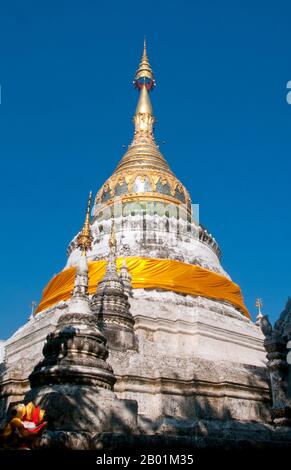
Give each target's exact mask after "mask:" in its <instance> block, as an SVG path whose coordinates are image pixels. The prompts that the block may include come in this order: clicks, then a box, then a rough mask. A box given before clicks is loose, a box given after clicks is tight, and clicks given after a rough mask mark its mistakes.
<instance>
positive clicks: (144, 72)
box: [134, 39, 155, 89]
mask: <svg viewBox="0 0 291 470" xmlns="http://www.w3.org/2000/svg"><path fill="white" fill-rule="evenodd" d="M141 79H144V80H145V79H149V80H150V88H152V87H153V86H154V83H155V77H154V74H153V71H152V69H151V66H150V63H149V59H148V55H147V44H146V39H144V44H143V54H142V58H141V62H140V64H139V67H138V69H137V71H136V74H135V77H134V81H135V84H136V86H137V87H138V88H139V86H138V82H139V80H141ZM150 88H149V89H150Z"/></svg>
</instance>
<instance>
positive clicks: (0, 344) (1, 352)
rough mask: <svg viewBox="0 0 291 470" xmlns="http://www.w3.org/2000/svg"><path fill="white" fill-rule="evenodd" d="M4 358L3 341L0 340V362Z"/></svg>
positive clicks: (0, 362)
mask: <svg viewBox="0 0 291 470" xmlns="http://www.w3.org/2000/svg"><path fill="white" fill-rule="evenodd" d="M4 359H5V341H4V340H0V364H2V362H4Z"/></svg>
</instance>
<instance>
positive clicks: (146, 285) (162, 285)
mask: <svg viewBox="0 0 291 470" xmlns="http://www.w3.org/2000/svg"><path fill="white" fill-rule="evenodd" d="M124 259H125V260H126V264H127V267H128V269H129V272H130V274H131V276H132V287H133V288H135V289H163V290H168V291H174V292H178V293H183V294H189V295H193V296H202V297H207V298H209V299H216V300H222V301H226V302H229V303H230V304H232V305H234V306H235V307H237V308H238V309H239V310H241V311H242V312H243V313H244V314H245V315H246V316H247V317H248V318H250V315H249V313H248V311H247V309H246V307H245V305H244V301H243V297H242V294H241V290H240V288H239V286H238V285H237V284H235V283H234V282H232V281H230V280H229V279H227V278H226V277H224V276H222V275H221V274H217V273H214V272H212V271H209V270H207V269H203V268H201V267H200V266H196V265H192V264H186V263H182V262H180V261H174V260H169V259H153V258H140V257H130V258H118V259H117V261H116V264H117V268H118V269H120V267H121V265H122V261H123V260H124ZM106 264H107V262H106V261H93V262H89V263H88V265H89V293H90V294H93V293H94V292H95V291H96V287H97V284H98V282H99V281H100V279H102V277H103V276H104V273H105V267H106ZM75 273H76V268H75V267H72V268H68V269H65V270H64V271H61V272H60V273H59V274H57V275H56V276H55V277H54V278H53V279H52V280H51V281H50V282H49V284H48V285H47V286H46V287H45V289H44V291H43V295H42V299H41V301H40V304H39V306H38V308H37V309H36V312H35V313H38V312H41V311H42V310H44V309H46V308H48V307H51V306H52V305H54V304H56V303H57V302H60V301H61V300H67V299H69V298H70V297H71V294H72V291H73V288H74V279H75Z"/></svg>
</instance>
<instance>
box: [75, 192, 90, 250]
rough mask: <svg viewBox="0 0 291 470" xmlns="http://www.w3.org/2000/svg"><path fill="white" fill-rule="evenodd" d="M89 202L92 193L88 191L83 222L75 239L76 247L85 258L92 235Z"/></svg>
mask: <svg viewBox="0 0 291 470" xmlns="http://www.w3.org/2000/svg"><path fill="white" fill-rule="evenodd" d="M91 201H92V191H90V193H89V198H88V203H87V211H86V217H85V222H84V225H83V228H82V230H81V232H80V233H79V235H78V238H77V246H78V248H80V250H81V251H82V255H83V256H86V253H87V251H88V250H90V248H91V245H92V234H91V228H90V210H91Z"/></svg>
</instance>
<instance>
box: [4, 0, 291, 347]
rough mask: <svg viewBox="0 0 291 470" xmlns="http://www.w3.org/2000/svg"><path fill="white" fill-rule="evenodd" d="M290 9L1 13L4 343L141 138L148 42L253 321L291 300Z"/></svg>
mask: <svg viewBox="0 0 291 470" xmlns="http://www.w3.org/2000/svg"><path fill="white" fill-rule="evenodd" d="M290 18H291V4H290V1H287V0H286V1H280V0H279V1H277V2H274V1H270V0H267V1H266V0H265V1H259V0H252V1H251V0H244V1H237V0H229V1H227V0H221V1H219V2H218V1H216V0H212V1H205V0H198V1H196V0H187V1H186V0H167V1H152V0H148V1H147V2H137V1H132V2H130V1H127V0H124V1H122V2H119V1H118V2H117V1H110V2H109V1H106V2H105V1H93V0H92V1H88V0H82V1H81V0H79V1H74V0H70V1H60V0H58V1H56V0H50V1H42V2H39V1H31V0H27V1H25V2H23V1H14V0H11V1H10V2H4V1H0V83H1V89H2V102H1V105H0V136H1V138H0V155H1V185H0V191H1V196H0V200H1V206H2V207H1V222H2V223H1V231H0V236H1V251H2V256H1V261H2V263H1V272H0V286H1V297H0V308H1V328H0V338H1V337H2V338H5V337H8V336H9V335H10V334H11V333H13V332H14V331H15V329H16V328H17V327H18V326H20V325H21V324H23V323H24V322H25V321H26V319H27V317H28V314H29V310H30V307H29V305H30V302H31V301H32V300H33V299H36V300H39V299H40V296H41V291H42V289H43V288H44V286H45V285H46V283H47V282H48V281H49V279H50V278H51V277H52V275H53V274H54V273H56V272H58V271H60V270H61V269H62V268H63V266H64V264H65V262H66V248H67V245H68V243H69V241H70V239H71V238H72V237H73V236H74V235H75V233H76V232H77V230H79V228H80V226H81V224H82V222H83V217H84V206H85V205H86V199H87V195H88V191H89V190H90V189H92V190H93V191H94V193H96V191H97V190H98V189H99V187H100V186H101V185H102V183H103V182H104V180H105V179H106V178H107V177H108V176H109V175H110V174H111V172H112V171H113V169H114V167H115V166H116V164H117V162H118V160H119V159H120V157H121V156H122V153H123V151H124V149H123V148H122V144H126V145H127V144H128V143H129V142H130V140H131V137H132V132H133V129H132V122H131V118H132V115H133V112H134V108H135V105H136V100H137V92H136V91H135V90H134V89H133V88H132V79H133V75H134V72H135V69H136V67H137V65H138V62H139V60H140V55H141V50H142V42H143V36H144V35H146V37H147V39H148V52H149V57H150V60H151V64H152V67H153V69H154V71H155V74H156V79H157V87H156V89H155V91H154V93H153V96H152V100H153V106H154V111H155V114H156V116H157V118H158V126H157V128H156V136H157V140H158V142H161V141H163V140H165V141H166V142H167V143H166V145H165V146H163V148H162V150H163V152H164V154H165V156H166V158H167V160H168V161H169V163H170V165H171V167H172V169H173V170H174V171H175V173H176V175H177V176H178V177H179V178H180V179H181V180H182V182H183V183H184V184H185V185H186V186H187V188H188V190H189V191H190V193H191V195H192V200H193V202H194V203H199V204H200V220H201V222H202V223H203V224H204V225H206V226H207V228H208V229H209V231H210V232H211V233H213V234H214V236H215V237H216V239H217V240H218V241H219V243H220V246H221V248H222V251H223V258H222V263H223V266H224V267H225V269H226V270H227V271H228V272H229V273H230V274H231V276H232V278H233V280H234V281H235V282H237V283H238V284H239V285H240V286H241V288H242V291H243V294H244V298H245V301H246V305H247V307H248V308H249V310H250V312H251V313H252V314H254V313H255V307H254V302H255V298H256V297H257V296H259V297H262V298H263V301H264V311H265V312H266V313H269V314H270V316H271V318H272V319H275V318H276V317H277V316H278V314H279V313H280V311H281V310H282V308H283V306H284V304H285V302H286V300H287V296H288V295H291V282H290V278H291V275H290V273H291V268H290V266H291V250H290V231H291V221H290V212H291V210H290V209H291V204H290V170H291V164H290V154H291V106H288V105H287V103H286V83H287V81H288V80H290V79H291V28H290Z"/></svg>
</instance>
